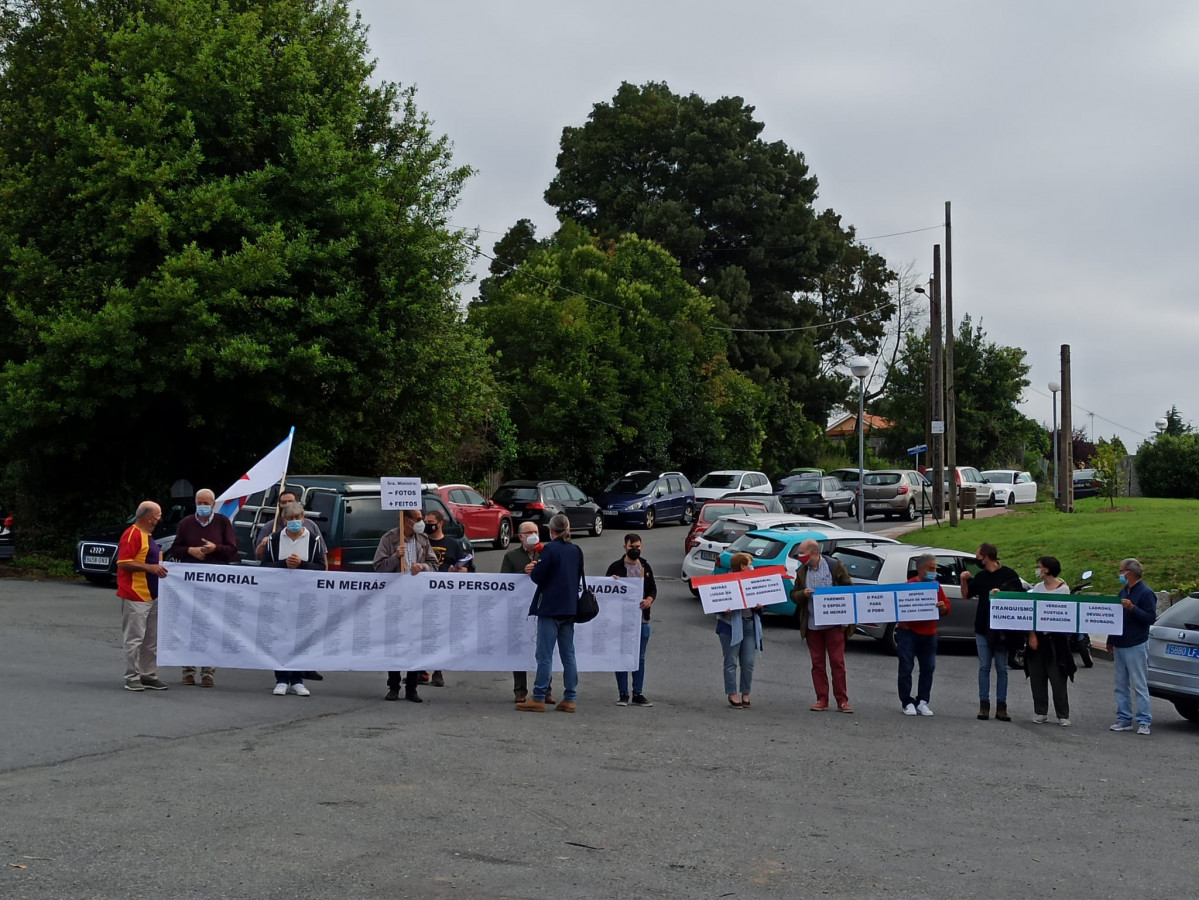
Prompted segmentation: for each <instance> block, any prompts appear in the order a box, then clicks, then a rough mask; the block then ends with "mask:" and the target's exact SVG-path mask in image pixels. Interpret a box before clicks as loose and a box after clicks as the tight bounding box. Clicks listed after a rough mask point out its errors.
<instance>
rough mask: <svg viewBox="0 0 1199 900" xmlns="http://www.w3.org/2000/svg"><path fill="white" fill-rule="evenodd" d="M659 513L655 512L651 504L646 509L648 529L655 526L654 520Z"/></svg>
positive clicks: (646, 525)
mask: <svg viewBox="0 0 1199 900" xmlns="http://www.w3.org/2000/svg"><path fill="white" fill-rule="evenodd" d="M657 518H658V517H657V515H656V514H655V513H654V508H653V507H652V506H651V507H650V508H649V509H647V510H646V511H645V528H646V530H647V531H648V530H649V529H650V528H653V527H654V522H656V521H657Z"/></svg>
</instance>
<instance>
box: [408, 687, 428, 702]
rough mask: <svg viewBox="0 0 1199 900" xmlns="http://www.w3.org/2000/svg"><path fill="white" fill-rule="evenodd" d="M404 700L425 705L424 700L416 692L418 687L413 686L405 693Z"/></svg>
mask: <svg viewBox="0 0 1199 900" xmlns="http://www.w3.org/2000/svg"><path fill="white" fill-rule="evenodd" d="M404 699H405V700H407V701H408V702H409V703H424V702H425V701H424V700H422V699H421V698H420V694H418V693H417V692H416V685H413V686H412V687H410V688H408V689H407V690H405V691H404Z"/></svg>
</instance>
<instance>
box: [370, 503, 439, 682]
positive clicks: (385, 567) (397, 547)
mask: <svg viewBox="0 0 1199 900" xmlns="http://www.w3.org/2000/svg"><path fill="white" fill-rule="evenodd" d="M373 565H374V569H375V571H376V572H408V573H410V574H412V575H417V574H419V573H421V572H436V571H437V554H435V553H434V552H433V548H432V547H431V546H429V539H428V538H427V537H425V521H424V517H423V516H422V515H421V511H420V510H419V509H402V510H400V524H399V526H398V527H396V528H393V529H391V531H387V532H384V534H383V537H381V538H380V539H379V547H378V549H376V550H375V559H374V562H373ZM403 675H404V673H403V672H388V673H387V696H385V697H384V698H383V699H384V700H399V699H400V682H401V681H403V682H404V699H405V700H408V701H411V702H412V703H423V702H424V701H423V700H421V698H420V695H419V694H418V693H417V692H416V682H417V678H418V677H419V676H418V675H417V673H416V672H409V673H408V677H407V679H405V678H404V677H403Z"/></svg>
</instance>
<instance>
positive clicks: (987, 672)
mask: <svg viewBox="0 0 1199 900" xmlns="http://www.w3.org/2000/svg"><path fill="white" fill-rule="evenodd" d="M974 644H975V646H977V647H978V699H979V700H981V701H983V702H984V703H985V702H988V701H989V700H990V699H991V662H992V660H994V662H995V702H996V703H1005V704H1006V703H1007V651H1006V650H996V649H995V648H994V647H992V646H991V642H990V641H989V640H987V638H985V637H983V636H982V635H981V634H976V635H975V636H974Z"/></svg>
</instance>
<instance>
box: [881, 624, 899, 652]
mask: <svg viewBox="0 0 1199 900" xmlns="http://www.w3.org/2000/svg"><path fill="white" fill-rule="evenodd" d="M879 641H881V642H882V645H883V647H884V648H885V649H886V651H887V652H888V653H890V654H891V655H892V656H898V655H899V646H898V645H897V644H896V643H895V623H894V622H892V623H891V624H890V625H888V626H887V630H886V631H884V632H883V636H882V637H881V638H879Z"/></svg>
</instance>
